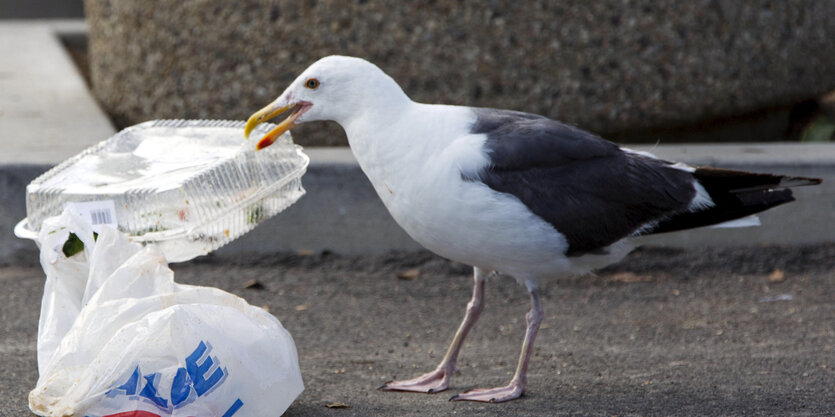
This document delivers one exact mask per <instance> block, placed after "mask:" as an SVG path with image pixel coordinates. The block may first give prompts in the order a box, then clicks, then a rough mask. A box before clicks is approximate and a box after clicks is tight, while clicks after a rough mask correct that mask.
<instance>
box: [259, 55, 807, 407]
mask: <svg viewBox="0 0 835 417" xmlns="http://www.w3.org/2000/svg"><path fill="white" fill-rule="evenodd" d="M290 110H292V112H291V113H290V115H289V117H287V118H286V119H285V120H283V121H282V122H281V123H279V124H278V125H277V126H276V127H275V128H274V129H272V130H271V131H270V132H269V133H267V134H266V135H265V136H264V137H263V138H261V139H260V140H259V142H258V143H257V145H256V148H257V149H262V148H264V147H267V146H269V145H270V144H272V143H273V142H274V141H275V140H276V138H278V137H279V136H280V135H281V134H283V133H284V132H286V131H288V130H290V129H291V128H293V127H294V126H296V125H298V124H301V123H304V122H309V121H317V120H331V121H335V122H336V123H338V124H339V125H340V126H342V128H343V129H344V130H345V132H346V134H347V137H348V143H349V145H350V148H351V150H352V151H353V154H354V156H355V157H356V159H357V161H358V163H359V165H360V167H361V169H362V170H363V172H364V173H365V174H366V175H367V176H368V179H369V180H370V181H371V184H372V185H373V186H374V189H375V190H376V192H377V195H378V196H379V197H380V199H381V200H382V201H383V203H384V204H385V206H386V208H387V209H388V211H389V213H391V216H392V217H393V218H394V220H395V221H396V222H397V223H398V224H399V225H400V226H401V227H402V228H403V230H405V231H406V233H408V234H409V236H411V237H412V238H413V239H414V240H415V241H417V242H418V243H420V244H421V245H423V246H424V247H425V248H427V249H428V250H430V251H432V252H434V253H436V254H438V255H440V256H442V257H445V258H448V259H451V260H453V261H457V262H460V263H463V264H466V265H471V266H473V281H474V285H473V292H472V297H471V299H470V301H469V303H468V304H467V307H466V313H465V315H464V319H463V321H462V322H461V324H460V326H459V327H458V330H457V331H456V332H455V335H454V336H453V339H452V343H451V344H450V346H449V349H448V350H447V352H446V354H445V355H444V357H443V359H442V360H441V363H440V364H439V365H438V367H437V368H435V369H434V370H432V371H431V372H429V373H426V374H424V375H421V376H419V377H417V378H414V379H408V380H399V381H389V382H387V383H385V384H384V385H383V386H382V387H380V389H382V390H386V391H412V392H425V393H436V392H440V391H444V390H446V389H447V388H448V387H449V382H450V377H451V376H452V375H453V374H454V373H456V372H457V371H458V367H457V361H458V354H459V352H460V351H461V347H462V344H463V342H464V339H465V338H466V337H467V333H469V331H470V329H471V328H472V327H473V325H474V324H475V322H476V321H477V320H478V317H479V315H480V314H481V312H482V310H483V308H484V287H485V282H486V280H487V278H488V276H490V275H491V274H492V273H494V272H497V273H502V274H506V275H510V276H512V277H514V278H515V279H516V280H517V281H519V282H520V283H521V284H523V285H524V286H525V287H526V288H527V290H528V293H529V295H530V304H531V306H530V311H528V313H527V314H526V316H525V319H526V331H525V336H524V339H523V342H522V351H521V353H520V355H519V360H518V363H517V366H516V372H515V373H514V375H513V377H512V378H511V380H510V382H509V383H508V384H507V385H505V386H500V387H496V388H486V389H472V390H469V391H466V392H463V393H460V394H458V395H455V396H454V397H452V398H451V400H457V401H480V402H503V401H508V400H513V399H516V398H519V397H520V396H522V394H523V393H524V392H525V388H526V386H527V371H528V366H529V364H530V359H531V354H532V352H533V345H534V339H535V338H536V334H537V331H538V330H539V327H540V324H541V322H542V319H543V309H542V303H541V301H540V294H539V290H538V285H539V282H540V281H542V280H546V279H553V278H561V277H567V276H572V275H578V274H585V273H588V272H590V271H593V270H595V269H599V268H602V267H604V266H606V265H609V264H611V263H614V262H617V261H618V260H620V259H622V258H623V257H624V256H625V255H626V254H627V253H628V252H629V251H630V249H631V248H632V245H630V244H629V241H630V239H631V238H634V237H637V236H640V235H648V234H655V233H662V232H671V231H676V230H682V229H691V228H696V227H704V226H711V225H716V224H720V223H726V222H729V221H734V220H737V219H741V220H737V221H742V222H743V223H745V221H746V219H747V218H749V216H752V215H753V214H755V213H758V212H761V211H763V210H766V209H769V208H771V207H774V206H777V205H780V204H783V203H787V202H790V201H793V200H794V198H793V197H792V191H791V190H790V187H794V186H800V185H812V184H818V183H820V180H819V179H814V178H798V177H788V176H782V175H771V174H759V173H749V172H743V171H735V170H727V169H718V168H709V167H692V166H688V165H685V164H682V163H675V162H671V161H665V160H663V159H659V158H656V157H655V156H653V155H651V154H649V153H645V152H637V151H633V150H630V149H627V148H622V147H619V146H618V145H616V144H614V143H612V142H609V141H607V140H605V139H602V138H600V137H598V136H596V135H594V134H592V133H589V132H586V131H583V130H580V129H578V128H576V127H573V126H570V125H567V124H564V123H560V122H558V121H555V120H552V119H549V118H546V117H543V116H539V115H535V114H529V113H523V112H519V111H511V110H499V109H491V108H475V107H466V106H452V105H441V104H423V103H417V102H414V101H412V100H411V99H410V98H409V97H408V96H407V95H406V94H405V93H404V92H403V90H402V89H401V88H400V86H399V85H398V84H397V82H395V80H394V79H392V78H391V77H390V76H388V75H387V74H386V73H385V72H383V71H382V70H381V69H380V68H378V67H377V66H376V65H374V64H372V63H370V62H368V61H366V60H363V59H361V58H354V57H345V56H328V57H325V58H322V59H320V60H318V61H317V62H315V63H314V64H313V65H311V66H310V67H308V68H307V69H306V70H305V71H304V72H303V73H302V74H301V75H299V76H298V78H296V79H295V80H294V81H293V82H292V83H291V84H290V86H289V87H287V89H286V90H284V92H283V93H281V95H280V96H278V98H276V99H275V101H273V102H272V103H270V104H269V105H267V106H265V107H264V108H263V109H261V110H259V111H257V112H256V113H254V114H253V115H252V116H251V117H250V118H249V120H248V121H247V123H246V127H245V131H244V134H245V136H247V137H249V134H250V133H251V132H252V130H253V129H254V128H255V127H256V126H258V125H259V124H261V123H263V122H265V121H267V120H270V119H272V118H274V117H276V116H278V115H280V114H283V113H285V112H287V111H290Z"/></svg>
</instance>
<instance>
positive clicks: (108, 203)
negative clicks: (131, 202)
mask: <svg viewBox="0 0 835 417" xmlns="http://www.w3.org/2000/svg"><path fill="white" fill-rule="evenodd" d="M67 207H72V209H73V211H75V212H76V213H78V215H79V216H81V217H83V218H84V220H86V221H88V222H90V224H91V225H93V231H95V232H98V231H99V228H100V226H101V225H103V224H106V225H108V226H112V227H114V228H115V227H117V226H118V223H117V222H116V205H115V204H114V203H113V200H101V201H85V202H82V203H67V204H66V206H65V208H67Z"/></svg>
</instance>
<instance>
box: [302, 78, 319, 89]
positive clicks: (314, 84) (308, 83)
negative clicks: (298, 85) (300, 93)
mask: <svg viewBox="0 0 835 417" xmlns="http://www.w3.org/2000/svg"><path fill="white" fill-rule="evenodd" d="M304 86H305V87H307V88H309V89H311V90H315V89H316V88H317V87H319V80H317V79H315V78H311V79H309V80H307V81H305V83H304Z"/></svg>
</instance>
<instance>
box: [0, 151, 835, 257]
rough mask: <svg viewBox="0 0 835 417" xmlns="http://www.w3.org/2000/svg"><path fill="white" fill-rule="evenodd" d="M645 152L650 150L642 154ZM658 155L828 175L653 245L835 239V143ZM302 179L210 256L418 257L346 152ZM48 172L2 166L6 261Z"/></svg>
mask: <svg viewBox="0 0 835 417" xmlns="http://www.w3.org/2000/svg"><path fill="white" fill-rule="evenodd" d="M638 149H641V150H650V149H649V148H646V147H639V148H638ZM651 150H652V151H653V152H654V153H655V154H657V155H658V156H661V157H664V158H669V159H675V160H681V161H684V162H688V163H692V164H696V165H702V164H710V165H714V166H720V167H728V168H738V169H747V170H752V171H760V172H775V173H783V174H789V175H797V176H809V177H817V178H823V179H824V183H823V184H822V185H820V186H816V187H806V188H800V189H797V190H796V192H795V195H796V197H797V201H796V202H794V203H791V204H787V205H785V206H782V207H778V208H775V209H773V210H770V211H768V212H766V213H764V214H762V215H761V216H760V218H761V220H762V224H763V225H762V226H761V227H750V228H743V229H706V230H705V229H703V230H693V231H686V232H678V233H671V234H666V235H658V236H653V237H651V238H644V240H643V241H642V242H644V243H651V244H655V245H667V246H681V247H702V246H744V245H790V244H811V243H821V242H830V241H835V227H833V225H835V144H824V145H796V144H746V145H705V144H699V145H674V146H672V145H671V146H659V147H656V148H654V149H651ZM306 152H307V153H308V155H310V159H311V163H310V167H309V169H308V172H307V174H306V175H305V176H304V179H303V182H304V186H305V188H306V189H307V195H305V196H304V197H302V199H301V200H299V201H298V202H297V203H296V204H295V205H293V206H291V207H290V208H288V209H287V210H286V211H284V212H283V213H281V214H279V215H278V216H276V217H274V218H272V219H270V220H268V221H266V222H265V223H263V224H262V225H260V226H259V227H258V228H256V229H255V230H253V231H252V232H250V233H248V234H247V235H245V236H243V237H242V238H240V239H238V240H237V241H235V242H232V243H231V244H229V245H228V246H226V247H224V248H222V249H220V250H218V251H217V252H215V253H214V254H213V256H216V257H219V258H229V259H231V258H235V257H237V256H239V255H242V254H252V253H256V254H265V255H268V254H271V253H275V252H278V251H300V250H312V251H315V252H319V251H324V250H329V251H333V252H338V253H345V254H368V253H381V252H386V251H389V250H416V249H419V248H420V246H419V245H418V244H417V243H415V242H414V241H413V240H412V239H411V238H409V236H408V235H406V234H405V232H403V230H402V229H400V227H399V226H398V225H397V224H396V223H395V222H394V221H393V219H392V218H391V216H390V215H389V214H388V212H387V211H386V209H385V207H384V206H383V205H382V203H381V202H380V200H379V198H378V197H377V195H376V194H375V192H374V190H373V188H372V187H371V184H370V183H369V182H368V180H367V179H366V178H365V175H364V174H363V173H362V171H361V170H360V168H359V165H358V164H357V163H356V161H355V160H354V158H353V156H352V154H351V152H350V150H349V149H347V148H309V149H306ZM47 168H48V167H47V166H43V165H0V193H2V195H3V196H5V198H3V199H2V204H0V242H1V243H0V263H17V262H25V263H31V260H24V259H21V258H30V259H37V255H36V254H35V252H34V250H35V246H34V244H33V243H31V242H28V241H23V240H20V239H16V238H15V237H14V236H13V235H12V229H13V227H14V224H15V222H17V221H18V220H20V219H22V218H23V217H25V203H24V198H25V187H26V184H28V182H29V181H31V179H33V178H34V177H35V176H37V175H39V174H40V173H41V172H43V171H44V170H46V169H47Z"/></svg>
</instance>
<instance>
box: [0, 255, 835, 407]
mask: <svg viewBox="0 0 835 417" xmlns="http://www.w3.org/2000/svg"><path fill="white" fill-rule="evenodd" d="M413 269H414V270H416V271H411V273H408V274H402V272H404V271H409V270H413ZM174 270H175V274H176V275H175V277H176V279H177V280H178V281H180V282H185V283H191V284H199V285H210V286H215V287H219V288H222V289H224V290H227V291H230V292H233V293H235V294H238V295H240V296H243V297H244V298H246V299H247V300H248V301H249V302H250V303H252V304H254V305H258V306H265V307H266V308H268V309H269V311H270V312H271V313H273V314H274V315H275V316H276V317H278V318H279V319H280V320H281V322H282V323H283V324H284V326H285V327H286V328H287V329H288V330H289V331H290V332H291V333H292V334H293V337H294V338H295V341H296V344H297V347H298V350H299V357H300V363H301V369H302V374H303V377H304V381H305V391H304V393H303V394H302V395H301V396H300V397H299V398H298V399H297V401H296V402H295V403H294V404H293V405H292V406H291V407H290V409H289V410H288V411H287V413H286V415H287V416H395V415H397V416H448V415H488V416H489V415H496V416H498V415H502V416H504V415H513V416H545V415H548V416H569V415H583V416H656V415H657V416H697V415H711V416H730V415H733V416H774V415H781V416H824V415H833V414H835V326H833V323H835V301H833V300H835V279H833V275H835V272H833V271H835V244H821V245H810V246H787V247H780V246H766V247H748V248H734V249H727V248H717V249H710V248H703V249H688V250H679V249H670V248H650V249H639V250H638V251H636V252H634V253H633V254H632V255H630V257H628V258H627V259H626V260H625V261H624V262H622V263H620V264H617V265H615V266H613V267H610V268H609V269H606V270H604V271H602V272H600V273H599V274H597V275H595V276H587V277H581V278H575V279H570V280H563V281H559V282H547V283H545V285H544V288H543V289H544V300H543V304H544V308H545V312H546V318H545V322H544V324H543V327H542V330H541V332H540V335H539V337H538V339H537V342H536V349H535V357H534V359H533V363H532V367H531V372H530V378H529V388H528V391H527V393H526V395H525V397H523V398H522V399H520V400H517V401H513V402H510V403H505V404H476V403H457V402H449V401H448V399H449V398H450V397H451V396H452V395H454V394H456V393H459V392H462V391H464V390H466V389H469V388H473V387H479V386H487V385H498V384H503V383H505V382H506V381H507V380H508V379H509V377H510V374H511V373H512V371H513V366H514V365H515V360H516V355H517V354H518V349H519V344H520V343H521V338H522V334H523V331H524V317H523V316H524V313H525V311H526V309H527V296H526V294H525V291H524V289H523V288H522V287H520V286H519V285H518V284H516V282H515V281H513V280H512V279H509V278H506V277H498V278H495V279H492V280H491V281H490V282H488V286H487V305H486V309H485V312H484V314H483V316H482V318H481V320H480V322H479V323H478V324H477V326H476V327H475V329H474V331H473V332H472V333H471V335H470V338H469V340H467V343H466V344H465V346H464V350H463V353H462V355H461V360H460V366H461V374H460V375H459V376H457V377H455V378H453V380H452V386H451V388H450V390H448V391H446V392H442V393H439V394H435V395H426V394H410V393H392V392H381V391H377V390H376V389H375V388H376V387H377V386H379V385H380V384H381V383H383V382H385V381H387V380H390V379H393V378H409V377H413V376H416V375H418V374H420V373H422V372H424V371H427V370H429V369H431V368H433V367H434V366H435V365H436V364H437V362H438V361H439V359H440V357H441V356H442V355H443V352H444V350H445V349H446V344H447V343H448V342H449V339H450V338H451V336H452V333H453V332H454V329H455V328H456V326H457V325H458V322H459V320H460V318H461V315H462V314H463V310H464V305H465V303H466V301H467V299H468V297H469V294H470V272H471V271H470V270H469V268H467V267H466V266H464V265H460V264H455V263H451V262H448V261H446V260H443V259H441V258H438V257H436V256H434V255H431V254H429V253H426V252H402V253H389V254H386V255H367V256H341V255H336V254H328V253H325V254H318V255H312V256H300V255H290V254H277V255H274V256H268V257H263V256H258V257H252V258H248V259H241V260H240V261H237V262H229V261H228V260H223V259H220V258H215V259H213V258H212V257H208V258H202V259H200V260H198V261H195V262H191V263H187V264H181V265H176V266H175V267H174ZM399 272H400V273H401V274H399V275H400V276H401V278H399V277H398V273H399ZM415 275H416V276H415ZM402 277H405V278H406V279H404V278H402ZM43 279H44V277H43V272H42V270H41V269H40V268H39V267H38V266H34V265H33V266H6V267H3V268H0V283H2V287H3V288H4V289H5V291H3V292H2V293H0V318H2V320H0V334H2V338H0V340H2V342H0V351H2V352H3V355H2V359H0V392H2V393H3V395H2V397H0V415H4V416H6V415H8V416H27V415H30V414H29V412H28V409H27V400H26V398H27V394H28V391H29V390H30V389H31V388H32V387H33V386H34V384H35V381H36V378H37V370H36V362H35V344H36V332H37V321H38V310H39V304H40V297H41V292H42V285H43ZM251 280H257V282H258V283H260V284H261V285H260V286H259V285H255V286H250V287H247V286H246V285H245V284H246V283H247V282H249V281H251Z"/></svg>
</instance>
